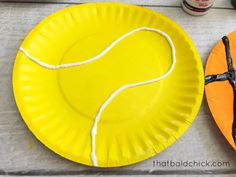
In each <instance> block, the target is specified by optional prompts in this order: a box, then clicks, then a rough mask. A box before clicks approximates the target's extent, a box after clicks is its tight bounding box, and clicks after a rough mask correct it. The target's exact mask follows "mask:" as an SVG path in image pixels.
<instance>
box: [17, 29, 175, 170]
mask: <svg viewBox="0 0 236 177" xmlns="http://www.w3.org/2000/svg"><path fill="white" fill-rule="evenodd" d="M138 31H153V32H156V33H159V34H160V35H162V36H164V37H165V38H166V40H167V41H168V43H169V45H170V47H171V57H172V64H171V66H170V67H169V69H168V71H167V72H166V73H164V74H163V75H161V76H159V77H157V78H154V79H151V80H147V81H142V82H137V83H132V84H127V85H124V86H122V87H120V88H118V89H117V90H115V91H114V92H113V93H112V94H111V95H110V96H109V97H108V98H107V100H106V101H105V102H104V103H103V104H102V105H101V106H100V108H99V110H98V112H97V114H96V116H95V120H94V123H93V126H92V129H91V139H92V151H91V154H90V156H91V161H92V163H93V165H94V166H98V162H97V157H96V152H95V151H96V143H95V142H96V134H97V125H98V122H99V120H100V117H101V114H102V112H103V111H104V109H105V108H106V107H107V105H108V104H109V103H110V102H111V101H112V99H113V98H114V97H115V96H116V95H118V94H119V93H120V92H122V91H123V90H126V89H128V88H133V87H137V86H141V85H146V84H151V83H154V82H157V81H160V80H162V79H164V78H165V77H167V76H168V75H169V74H170V73H171V72H172V71H173V69H174V66H175V64H176V54H175V46H174V44H173V42H172V40H171V38H170V37H169V36H168V35H167V34H166V33H165V32H163V31H161V30H158V29H155V28H149V27H141V28H136V29H134V30H132V31H130V32H128V33H125V34H124V35H122V36H121V37H119V38H117V39H116V40H115V41H113V42H112V43H111V44H110V45H109V46H108V47H107V48H105V49H104V50H103V51H102V52H101V53H99V54H98V55H96V56H94V57H92V58H90V59H88V60H85V61H81V62H74V63H67V64H59V65H51V64H48V63H45V62H42V61H40V60H38V59H37V58H35V57H33V56H32V55H30V54H29V53H28V51H26V50H25V49H24V48H22V47H20V49H19V50H20V51H22V52H23V53H24V54H25V55H26V56H27V57H28V58H29V59H30V60H32V61H33V62H35V63H37V64H38V65H40V66H42V67H44V68H47V69H53V70H54V69H60V68H70V67H75V66H80V65H84V64H88V63H90V62H93V61H95V60H98V59H99V58H101V57H102V56H104V55H105V54H106V53H108V52H109V51H110V50H111V49H112V48H113V47H114V46H115V45H116V44H117V43H119V42H120V41H121V40H123V39H124V38H126V37H127V36H130V35H132V34H134V33H136V32H138Z"/></svg>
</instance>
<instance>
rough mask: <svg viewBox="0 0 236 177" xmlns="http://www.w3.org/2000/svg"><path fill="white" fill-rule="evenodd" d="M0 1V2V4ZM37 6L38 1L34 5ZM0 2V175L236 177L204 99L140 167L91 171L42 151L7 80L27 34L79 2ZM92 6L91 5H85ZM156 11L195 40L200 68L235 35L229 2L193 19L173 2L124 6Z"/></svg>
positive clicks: (234, 162) (147, 0)
mask: <svg viewBox="0 0 236 177" xmlns="http://www.w3.org/2000/svg"><path fill="white" fill-rule="evenodd" d="M0 1H1V0H0ZM36 1H37V0H36ZM36 1H35V2H34V3H33V1H29V0H28V2H27V0H26V1H20V0H18V1H16V2H14V1H8V2H6V1H4V2H0V175H3V176H4V175H11V176H19V175H23V176H24V175H25V176H34V175H37V176H58V175H61V176H64V175H68V176H75V175H76V176H78V175H81V176H94V175H98V174H100V175H107V176H109V175H122V176H129V175H137V174H143V175H146V176H153V175H172V176H179V175H187V176H188V175H192V176H199V175H200V174H205V175H206V174H207V176H215V175H219V176H230V177H233V176H236V154H235V152H234V151H233V150H232V149H231V147H230V146H229V145H228V144H227V142H226V140H224V138H223V136H222V135H221V133H220V132H219V130H218V128H217V127H216V125H215V122H214V121H213V119H212V117H211V114H210V112H209V110H208V107H207V104H206V100H205V98H204V100H203V103H202V106H201V109H200V111H199V113H198V116H197V118H196V120H195V121H194V123H193V125H192V127H191V128H190V129H189V130H188V131H187V132H186V133H185V134H184V136H183V137H182V138H181V139H180V140H179V141H177V142H176V143H175V144H174V145H173V146H171V147H169V148H168V149H167V150H165V151H164V152H162V153H160V154H159V155H157V156H155V157H153V158H151V159H149V160H146V161H144V162H141V163H138V164H135V165H131V166H128V167H123V168H116V169H96V168H89V167H85V166H82V165H79V164H76V163H73V162H70V161H68V160H66V159H63V158H62V157H60V156H58V155H56V154H55V153H53V152H52V151H50V150H48V149H47V148H45V147H44V146H43V145H42V144H41V143H40V142H39V141H38V140H36V139H35V137H34V136H33V135H32V134H31V132H30V131H29V130H28V129H27V127H26V125H25V123H24V122H23V120H22V119H21V116H20V114H19V112H18V110H17V108H16V105H15V102H14V98H13V94H12V83H11V74H12V67H13V62H14V57H15V55H16V52H17V49H18V48H19V46H20V44H21V42H22V40H23V39H24V37H25V36H26V35H27V33H28V32H29V31H30V29H32V28H33V27H34V26H35V25H36V24H37V23H38V22H39V21H40V20H42V19H43V18H44V17H46V16H47V15H49V14H51V13H53V12H55V11H56V10H59V9H61V8H63V7H66V6H68V5H71V3H72V4H73V3H82V2H87V1H83V0H82V1H80V0H57V1H53V0H41V1H38V2H39V3H36ZM90 2H91V1H90ZM122 2H126V3H127V2H129V3H135V4H139V5H143V6H147V8H150V9H153V10H155V11H159V12H161V13H163V14H165V15H167V16H169V17H170V18H172V19H173V20H175V21H176V22H177V23H178V24H179V25H181V26H182V27H183V28H184V29H185V30H186V31H187V32H188V33H189V35H190V37H191V38H192V39H193V40H194V42H195V44H196V46H197V48H198V50H199V53H200V55H201V58H202V62H203V65H205V61H206V58H207V55H208V53H209V52H210V50H211V48H212V47H213V46H214V44H215V43H216V42H217V40H219V39H220V38H221V37H222V36H223V35H225V34H227V33H229V32H231V31H233V30H236V10H233V9H232V6H231V5H230V1H229V0H216V3H215V6H214V8H213V9H212V10H211V11H210V13H209V14H208V15H205V16H202V17H193V16H190V15H188V14H186V13H185V12H183V10H182V9H181V7H180V5H179V4H180V1H178V0H165V1H164V0H125V1H122ZM154 160H158V161H166V160H172V161H175V162H177V161H180V160H183V161H184V160H196V161H206V160H208V161H216V162H217V161H220V162H229V163H230V166H225V167H193V168H190V167H171V168H167V167H154V166H153V161H154Z"/></svg>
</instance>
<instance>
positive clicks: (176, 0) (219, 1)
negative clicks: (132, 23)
mask: <svg viewBox="0 0 236 177" xmlns="http://www.w3.org/2000/svg"><path fill="white" fill-rule="evenodd" d="M0 1H6V2H7V1H11V2H14V1H15V2H41V3H48V2H50V3H73V4H74V3H87V2H102V1H103V2H104V1H107V0H0ZM111 1H114V2H117V1H116V0H111ZM119 2H123V3H130V4H138V5H148V6H151V5H154V6H178V7H179V6H180V2H181V0H166V1H163V0H120V1H119ZM214 7H216V8H232V5H231V3H230V0H216V1H215V4H214Z"/></svg>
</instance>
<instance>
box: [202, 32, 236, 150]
mask: <svg viewBox="0 0 236 177" xmlns="http://www.w3.org/2000/svg"><path fill="white" fill-rule="evenodd" d="M227 37H228V39H229V41H230V53H231V56H232V59H233V65H234V68H236V32H233V33H230V34H229V35H228V36H227ZM227 71H228V68H227V60H226V53H225V46H224V44H223V41H222V40H220V41H219V42H218V43H217V44H216V45H215V47H214V48H213V49H212V51H211V53H210V55H209V58H208V61H207V65H206V69H205V75H206V76H207V75H212V74H223V73H225V72H227ZM205 92H206V97H207V102H208V105H209V108H210V111H211V113H212V115H213V118H214V119H215V122H216V124H217V125H218V127H219V129H220V130H221V132H222V133H223V135H224V136H225V138H226V139H227V141H228V142H229V144H230V145H231V146H232V147H233V148H234V149H235V150H236V146H235V143H234V140H233V137H232V124H233V104H234V103H233V98H234V95H233V89H232V86H231V85H230V83H229V81H228V80H226V81H221V82H217V81H215V82H212V83H210V84H208V85H206V87H205Z"/></svg>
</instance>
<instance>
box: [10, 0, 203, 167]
mask: <svg viewBox="0 0 236 177" xmlns="http://www.w3.org/2000/svg"><path fill="white" fill-rule="evenodd" d="M143 26H146V27H152V28H156V29H159V30H162V31H164V32H166V33H167V34H168V35H169V36H170V37H171V38H172V40H173V43H174V45H175V47H176V56H177V63H176V66H175V68H174V71H173V72H172V73H171V75H169V76H168V77H167V78H165V79H164V80H162V81H159V82H157V83H154V84H149V85H145V86H140V87H135V88H132V89H128V90H125V91H123V92H122V93H120V94H119V95H118V96H117V97H115V99H114V100H112V102H111V103H110V104H109V105H108V107H107V108H106V109H105V111H104V112H103V114H102V116H101V119H100V121H99V123H98V131H97V137H96V155H97V160H98V166H99V167H115V166H124V165H128V164H133V163H136V162H139V161H142V160H145V159H147V158H149V157H151V156H154V155H155V154H157V153H159V152H161V151H162V150H164V149H165V148H167V147H168V146H170V145H171V144H172V143H174V142H175V141H176V140H177V139H178V138H179V137H180V136H181V135H182V134H183V133H184V132H185V130H186V129H187V128H188V127H189V126H190V125H191V123H192V121H193V120H194V117H195V116H196V114H197V111H198V109H199V107H200V104H201V100H202V96H203V88H204V77H203V69H202V64H201V60H200V58H199V55H198V53H197V50H196V48H195V47H194V45H193V43H192V42H191V40H190V38H189V37H188V35H187V34H186V33H185V32H184V31H183V30H182V29H181V28H180V27H179V26H178V25H177V24H176V23H175V22H173V21H171V20H170V19H169V18H167V17H165V16H163V15H161V14H159V13H156V12H154V11H151V10H148V9H145V8H142V7H138V6H133V5H126V4H120V3H89V4H83V5H76V6H71V7H68V8H65V9H62V10H60V11H58V12H56V13H54V14H52V15H50V16H49V17H47V18H46V19H44V20H43V21H42V22H41V23H39V24H38V25H37V26H36V27H35V28H34V29H33V30H32V31H31V32H30V33H29V35H28V36H27V37H26V38H25V40H24V42H23V43H22V45H21V47H23V48H24V49H25V50H27V51H28V52H29V53H30V54H31V55H32V56H34V57H36V58H38V59H40V60H41V61H43V62H46V63H49V64H54V65H57V64H61V63H71V62H77V61H83V60H86V59H88V58H91V57H93V56H96V55H97V54H98V53H100V52H101V51H103V50H104V48H106V47H107V46H108V45H109V44H110V43H111V42H113V41H114V40H115V39H117V38H118V37H120V36H121V35H123V34H125V33H127V32H129V31H131V30H132V29H135V28H138V27H143ZM170 65H171V49H170V46H169V44H168V42H167V41H166V40H165V38H164V37H163V36H161V35H158V34H156V33H153V32H149V31H141V32H137V33H135V34H133V35H131V36H129V37H127V38H126V39H124V40H123V41H121V42H120V43H119V44H117V45H116V46H115V47H114V48H113V49H112V50H111V51H109V52H108V53H107V54H106V55H105V56H104V57H102V58H101V59H100V60H97V61H95V62H93V63H90V64H89V65H83V66H80V67H73V68H67V69H58V70H49V69H45V68H42V67H41V66H39V65H37V64H36V63H34V62H32V61H31V60H29V59H28V58H27V57H26V56H25V55H24V54H23V53H22V52H18V54H17V56H16V60H15V65H14V70H13V88H14V95H15V99H16V103H17V106H18V108H19V110H20V113H21V115H22V117H23V119H24V121H25V122H26V124H27V125H28V127H29V129H30V130H31V131H32V132H33V134H34V135H35V136H36V137H37V138H38V139H39V140H40V141H41V142H42V143H43V144H45V145H46V146H47V147H48V148H50V149H51V150H53V151H54V152H56V153H58V154H59V155H61V156H63V157H65V158H67V159H70V160H72V161H75V162H79V163H82V164H86V165H92V162H91V159H90V153H91V136H90V132H91V128H92V125H93V122H94V117H95V115H96V113H97V111H98V108H99V107H100V106H101V104H102V103H103V102H104V101H105V100H106V99H107V97H108V96H109V95H110V94H111V93H112V92H113V91H114V90H116V89H117V88H119V87H121V86H123V85H125V84H128V83H134V82H140V81H144V80H149V79H151V78H155V77H157V76H158V75H162V74H163V73H165V72H166V71H167V70H168V68H169V66H170Z"/></svg>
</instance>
